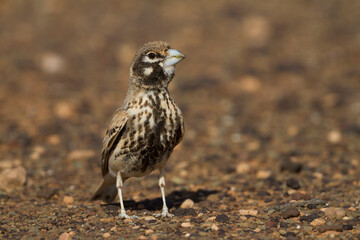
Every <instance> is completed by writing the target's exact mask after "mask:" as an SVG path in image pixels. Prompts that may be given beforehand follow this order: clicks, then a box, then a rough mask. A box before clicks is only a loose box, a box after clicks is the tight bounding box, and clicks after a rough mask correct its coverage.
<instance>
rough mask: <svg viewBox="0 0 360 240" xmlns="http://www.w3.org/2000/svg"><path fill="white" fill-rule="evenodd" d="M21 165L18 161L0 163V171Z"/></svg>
mask: <svg viewBox="0 0 360 240" xmlns="http://www.w3.org/2000/svg"><path fill="white" fill-rule="evenodd" d="M20 165H21V161H20V159H14V160H2V161H0V169H8V168H16V167H18V166H20Z"/></svg>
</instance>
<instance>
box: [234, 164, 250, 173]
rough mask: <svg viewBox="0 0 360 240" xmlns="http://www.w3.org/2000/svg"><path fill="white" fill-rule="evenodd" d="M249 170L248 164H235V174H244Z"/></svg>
mask: <svg viewBox="0 0 360 240" xmlns="http://www.w3.org/2000/svg"><path fill="white" fill-rule="evenodd" d="M249 171H250V164H248V163H245V162H241V163H239V164H238V165H236V173H237V174H244V173H248V172H249Z"/></svg>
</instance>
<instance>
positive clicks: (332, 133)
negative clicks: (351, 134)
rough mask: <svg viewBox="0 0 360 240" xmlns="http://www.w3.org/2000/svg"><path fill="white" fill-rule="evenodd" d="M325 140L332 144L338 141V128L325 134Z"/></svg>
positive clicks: (339, 137) (339, 136)
mask: <svg viewBox="0 0 360 240" xmlns="http://www.w3.org/2000/svg"><path fill="white" fill-rule="evenodd" d="M327 140H328V141H329V142H330V143H333V144H336V143H339V142H340V141H341V132H339V131H338V130H332V131H330V132H329V133H328V135H327Z"/></svg>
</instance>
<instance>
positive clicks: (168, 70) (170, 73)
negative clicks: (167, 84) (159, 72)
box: [164, 66, 175, 76]
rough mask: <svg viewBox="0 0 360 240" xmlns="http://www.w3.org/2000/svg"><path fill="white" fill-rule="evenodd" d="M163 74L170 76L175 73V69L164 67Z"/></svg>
mask: <svg viewBox="0 0 360 240" xmlns="http://www.w3.org/2000/svg"><path fill="white" fill-rule="evenodd" d="M164 72H165V74H166V75H168V76H171V75H173V74H174V72H175V67H174V66H168V67H164Z"/></svg>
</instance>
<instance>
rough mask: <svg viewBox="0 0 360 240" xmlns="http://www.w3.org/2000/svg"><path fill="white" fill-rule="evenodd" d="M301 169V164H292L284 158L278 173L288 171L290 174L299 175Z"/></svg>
mask: <svg viewBox="0 0 360 240" xmlns="http://www.w3.org/2000/svg"><path fill="white" fill-rule="evenodd" d="M302 167H303V166H302V164H301V163H296V162H293V161H291V160H290V159H288V158H286V159H284V160H283V162H282V163H281V166H280V171H281V172H284V171H289V172H292V173H299V172H301V170H302Z"/></svg>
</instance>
